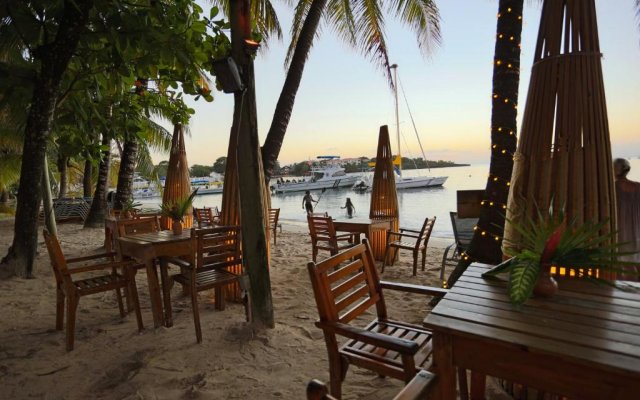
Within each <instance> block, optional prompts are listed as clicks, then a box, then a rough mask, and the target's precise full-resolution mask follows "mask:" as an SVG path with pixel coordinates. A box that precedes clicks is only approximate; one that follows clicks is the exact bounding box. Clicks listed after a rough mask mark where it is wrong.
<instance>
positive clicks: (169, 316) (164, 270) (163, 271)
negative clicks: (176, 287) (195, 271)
mask: <svg viewBox="0 0 640 400" xmlns="http://www.w3.org/2000/svg"><path fill="white" fill-rule="evenodd" d="M168 268H169V265H168V263H167V260H166V258H164V257H162V258H160V279H161V280H162V299H163V300H164V324H165V326H166V327H167V328H169V327H172V326H173V313H172V310H171V293H170V292H171V286H170V282H169V272H168Z"/></svg>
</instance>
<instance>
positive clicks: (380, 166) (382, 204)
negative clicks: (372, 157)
mask: <svg viewBox="0 0 640 400" xmlns="http://www.w3.org/2000/svg"><path fill="white" fill-rule="evenodd" d="M392 160H393V155H392V154H391V141H390V140H389V128H388V127H387V125H383V126H381V127H380V135H379V138H378V152H377V154H376V167H375V171H374V173H373V187H372V192H371V206H370V208H369V218H371V219H376V218H393V219H394V221H393V226H392V229H391V230H392V231H398V219H399V218H400V213H399V212H398V195H397V193H396V180H395V176H394V171H393V161H392ZM386 235H387V233H386V232H384V231H379V232H374V233H373V237H372V238H371V241H372V248H374V249H375V248H378V249H381V251H382V252H383V254H374V256H375V257H376V259H378V260H380V259H382V257H384V248H385V246H375V245H373V243H375V242H378V241H382V242H386V240H387V236H386ZM391 250H392V252H390V253H389V258H390V260H387V261H389V262H390V261H391V260H393V259H394V258H395V256H396V253H395V251H393V250H394V249H391Z"/></svg>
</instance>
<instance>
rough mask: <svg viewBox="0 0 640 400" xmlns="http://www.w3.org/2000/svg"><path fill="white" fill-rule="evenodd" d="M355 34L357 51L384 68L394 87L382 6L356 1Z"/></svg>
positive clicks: (368, 1) (368, 0) (366, 1)
mask: <svg viewBox="0 0 640 400" xmlns="http://www.w3.org/2000/svg"><path fill="white" fill-rule="evenodd" d="M353 13H354V18H355V34H356V43H357V49H358V50H359V51H360V52H361V53H362V54H363V55H365V56H367V57H370V58H371V61H372V62H373V63H374V65H376V66H378V67H380V68H382V69H383V70H384V71H385V74H386V75H387V78H388V80H389V84H390V85H391V87H393V79H392V77H391V69H390V63H389V53H388V51H387V42H386V39H385V34H384V27H385V17H384V14H383V10H382V9H381V8H380V4H379V2H378V1H375V0H357V1H354V6H353Z"/></svg>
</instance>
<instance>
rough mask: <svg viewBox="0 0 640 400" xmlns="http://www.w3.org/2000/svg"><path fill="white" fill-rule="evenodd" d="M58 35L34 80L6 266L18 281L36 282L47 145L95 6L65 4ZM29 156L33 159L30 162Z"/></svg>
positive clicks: (42, 54) (41, 51)
mask: <svg viewBox="0 0 640 400" xmlns="http://www.w3.org/2000/svg"><path fill="white" fill-rule="evenodd" d="M64 3H65V5H64V12H63V15H62V17H61V20H60V24H59V26H58V32H57V33H56V36H55V39H54V41H53V42H51V43H47V44H44V45H42V46H40V47H38V48H37V49H36V52H35V54H36V55H37V57H38V58H39V60H40V71H39V73H38V76H37V77H36V79H35V83H34V86H33V94H32V97H31V106H30V108H29V114H28V116H27V123H26V126H25V135H24V146H23V154H24V155H25V157H22V164H21V169H20V186H19V189H18V191H19V193H20V195H19V198H18V205H17V208H16V218H15V225H14V236H13V244H12V245H11V247H10V248H9V252H8V254H7V256H6V257H5V258H4V259H3V260H2V262H3V263H9V264H10V267H12V268H13V271H14V273H15V274H16V275H18V276H22V277H31V276H32V275H33V264H34V260H35V256H36V250H37V247H38V212H39V208H40V195H41V193H42V174H43V166H44V156H45V152H46V149H47V139H48V137H49V134H50V132H51V122H52V120H53V113H54V110H55V106H56V100H57V97H58V93H59V89H60V82H61V81H62V77H63V75H64V73H65V71H66V69H67V66H68V65H69V61H70V60H71V57H72V55H73V52H74V51H75V49H76V48H77V46H78V41H79V40H80V36H81V34H82V32H83V31H84V29H85V25H86V23H87V20H88V17H89V10H90V9H91V8H92V7H93V1H91V0H87V1H82V2H77V1H72V0H66V1H65V2H64ZM26 155H28V157H27V156H26Z"/></svg>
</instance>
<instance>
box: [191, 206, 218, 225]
mask: <svg viewBox="0 0 640 400" xmlns="http://www.w3.org/2000/svg"><path fill="white" fill-rule="evenodd" d="M193 216H194V217H195V219H196V221H197V222H198V228H206V227H209V226H214V225H216V224H215V222H214V219H215V217H214V215H213V210H212V209H211V208H209V207H203V208H195V207H194V208H193Z"/></svg>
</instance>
